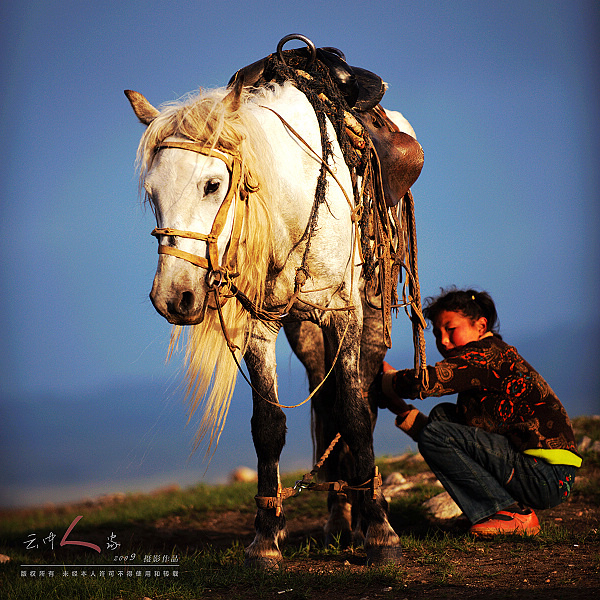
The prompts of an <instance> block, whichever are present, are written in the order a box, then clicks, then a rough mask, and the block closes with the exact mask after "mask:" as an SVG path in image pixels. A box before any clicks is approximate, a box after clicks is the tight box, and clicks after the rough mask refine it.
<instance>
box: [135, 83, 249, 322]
mask: <svg viewBox="0 0 600 600" xmlns="http://www.w3.org/2000/svg"><path fill="white" fill-rule="evenodd" d="M126 94H127V97H128V98H129V100H130V102H131V105H132V107H133V110H134V112H135V114H136V115H137V117H138V118H139V119H140V121H141V122H142V123H144V124H146V125H148V130H147V131H146V134H145V135H144V137H143V138H142V143H141V145H140V149H141V153H140V160H141V163H142V185H143V188H144V190H145V192H146V195H147V198H148V200H149V202H150V204H151V206H152V209H153V212H154V213H155V216H156V220H157V228H156V229H155V230H154V232H153V235H155V236H156V237H157V239H158V241H159V255H160V256H159V262H158V268H157V271H156V276H155V278H154V283H153V286H152V291H151V293H150V298H151V300H152V303H153V305H154V307H155V308H156V310H157V311H158V312H159V313H160V314H161V315H162V316H164V317H165V318H166V319H167V320H168V321H169V322H170V323H174V324H177V325H193V324H197V323H199V322H201V321H202V319H203V318H204V312H205V310H206V302H207V293H208V290H209V288H210V287H211V286H214V285H216V284H219V283H223V282H224V281H225V280H227V279H228V278H229V277H230V276H232V275H234V272H233V269H234V268H235V256H234V253H235V252H236V250H237V243H238V241H239V227H237V228H236V236H234V238H235V239H232V231H233V224H234V215H236V214H237V217H236V218H238V219H240V220H241V219H242V212H241V211H242V208H241V205H242V203H243V199H244V198H245V196H246V194H245V190H246V188H247V187H248V184H247V179H246V186H244V185H243V184H244V181H241V179H242V166H241V163H240V161H239V158H238V157H237V156H236V155H235V151H233V150H232V151H222V150H219V149H218V148H214V147H211V142H210V140H209V141H208V142H207V141H194V139H193V138H191V136H190V134H189V132H188V131H185V130H184V131H183V132H181V131H178V130H177V129H176V128H175V127H174V125H173V123H175V122H178V121H180V120H181V116H180V115H179V116H175V118H173V117H174V114H173V115H169V114H167V115H165V117H164V118H163V116H162V113H160V112H159V111H158V110H157V109H155V108H154V107H153V106H152V105H150V103H148V101H147V100H146V99H145V98H144V97H143V96H142V95H141V94H138V93H137V92H131V91H127V92H126ZM226 101H227V98H225V101H224V102H226ZM167 112H169V109H167ZM171 112H172V113H175V110H174V109H173V110H171ZM180 112H181V111H180ZM186 134H187V135H186ZM165 135H166V137H165ZM213 144H214V141H213ZM240 188H241V190H242V194H241V195H240V194H239V193H238V191H239V190H240ZM236 207H237V208H236ZM232 247H233V248H232Z"/></svg>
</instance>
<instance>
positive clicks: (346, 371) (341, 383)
mask: <svg viewBox="0 0 600 600" xmlns="http://www.w3.org/2000/svg"><path fill="white" fill-rule="evenodd" d="M348 319H350V322H349V323H348ZM332 323H333V324H334V325H333V327H331V328H330V329H329V336H328V337H329V339H330V341H331V342H332V343H333V344H335V345H338V346H341V351H340V354H339V358H338V362H337V364H336V383H337V393H336V399H335V403H334V411H333V412H334V418H335V422H336V423H337V425H338V427H339V431H340V433H341V436H342V439H343V440H344V441H345V442H346V444H347V445H348V447H349V449H350V452H351V453H352V456H353V457H354V467H355V471H354V477H353V478H352V481H349V483H350V485H351V487H358V486H362V485H363V484H364V483H365V482H372V481H373V478H374V476H375V454H374V451H373V421H372V415H371V412H370V410H369V405H368V400H367V397H366V396H367V394H363V391H362V384H363V382H362V381H361V377H360V340H361V338H362V328H361V321H360V319H359V318H357V317H355V316H345V317H342V316H335V317H334V318H333V319H332ZM370 487H371V490H368V491H356V492H355V493H354V498H355V502H353V506H352V509H353V516H354V518H355V520H356V519H358V522H359V523H360V526H361V529H362V532H363V534H364V535H365V550H366V552H367V560H368V562H369V563H370V564H383V563H387V562H399V561H400V559H401V548H400V538H399V537H398V535H397V534H396V532H395V531H394V530H393V528H392V527H391V525H390V524H389V521H388V518H387V502H386V500H385V498H384V497H383V494H382V493H381V490H380V489H376V490H375V491H373V487H372V486H370Z"/></svg>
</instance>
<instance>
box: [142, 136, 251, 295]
mask: <svg viewBox="0 0 600 600" xmlns="http://www.w3.org/2000/svg"><path fill="white" fill-rule="evenodd" d="M164 148H179V149H181V150H189V151H191V152H197V153H198V154H203V155H204V156H212V157H214V158H219V159H220V160H222V161H223V162H224V163H225V165H226V166H227V170H228V171H229V189H228V190H227V195H226V196H225V199H224V200H223V202H222V203H221V206H220V207H219V210H218V211H217V214H216V216H215V220H214V221H213V225H212V228H211V230H210V233H208V234H204V233H197V232H195V231H184V230H181V229H173V228H171V227H156V228H154V229H153V230H152V232H151V235H153V236H154V237H156V238H158V237H159V236H163V235H167V236H172V237H180V238H186V239H192V240H201V241H203V242H206V243H207V245H208V259H207V258H206V257H204V256H198V255H197V254H191V253H190V252H185V251H183V250H180V249H179V248H175V247H173V246H166V245H164V244H160V243H159V246H158V253H159V254H168V255H170V256H175V257H176V258H180V259H182V260H185V261H187V262H189V263H191V264H193V265H196V266H197V267H201V268H202V269H206V270H207V271H208V274H207V282H208V283H209V285H210V286H211V287H212V286H217V287H218V286H221V285H225V284H226V283H227V282H230V281H231V280H232V279H233V278H235V277H237V276H238V275H239V273H237V272H236V271H235V266H236V265H235V262H236V254H237V250H238V247H239V242H240V236H241V233H242V222H243V218H244V207H245V202H246V200H247V199H248V196H249V194H250V193H251V192H255V191H256V190H257V189H258V186H257V185H255V184H254V183H252V182H251V181H250V177H249V176H248V175H247V174H246V176H244V177H243V179H244V181H243V185H242V175H243V169H242V160H241V158H240V156H239V154H236V153H232V152H229V151H227V152H226V151H224V150H220V149H218V148H211V147H207V146H206V145H205V144H204V143H202V142H194V141H192V140H190V141H186V140H177V141H165V142H161V143H160V144H159V145H158V146H157V147H156V152H158V151H159V150H162V149H164ZM236 194H237V195H238V200H239V201H238V202H236V208H235V214H234V217H233V228H232V231H231V237H230V238H229V243H228V245H227V247H226V248H225V251H224V253H223V260H222V263H221V264H219V248H218V246H217V240H218V239H219V236H220V235H221V233H223V229H224V228H225V223H226V222H227V215H228V213H229V208H230V207H231V204H232V202H233V200H234V198H235V196H236Z"/></svg>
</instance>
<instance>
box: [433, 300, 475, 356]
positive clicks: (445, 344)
mask: <svg viewBox="0 0 600 600" xmlns="http://www.w3.org/2000/svg"><path fill="white" fill-rule="evenodd" d="M486 333H487V319H486V318H485V317H480V318H479V319H477V320H476V321H474V320H473V319H470V318H469V317H465V315H463V314H462V313H460V312H454V311H450V310H443V311H442V312H441V313H440V314H439V315H438V316H437V319H436V320H435V323H434V324H433V335H434V336H435V342H436V345H437V349H438V350H439V352H440V354H441V355H442V356H443V357H444V358H446V356H447V355H448V353H449V352H450V350H454V349H455V348H460V347H461V346H464V345H465V344H468V343H469V342H476V341H477V340H479V339H481V338H482V337H483V336H484V335H485V334H486Z"/></svg>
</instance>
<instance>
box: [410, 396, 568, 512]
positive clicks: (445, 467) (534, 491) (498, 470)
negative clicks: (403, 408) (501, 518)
mask: <svg viewBox="0 0 600 600" xmlns="http://www.w3.org/2000/svg"><path fill="white" fill-rule="evenodd" d="M418 444H419V451H420V452H421V455H422V456H423V458H424V459H425V461H426V462H427V464H428V465H429V468H430V469H431V470H432V471H433V472H434V474H435V475H436V477H437V478H438V479H439V481H440V482H441V483H442V485H443V486H444V488H445V489H446V491H447V492H448V493H449V494H450V496H451V497H452V499H453V500H454V501H455V502H456V504H458V506H459V507H460V508H461V510H462V511H463V513H464V515H465V516H466V517H467V518H468V519H469V521H471V523H477V522H478V521H481V520H482V519H485V518H486V517H489V516H491V515H494V514H495V513H497V512H498V511H500V510H503V509H505V508H507V507H508V506H510V505H511V504H514V503H515V502H520V503H521V504H524V505H525V506H528V507H531V508H540V509H544V508H552V507H553V506H557V505H558V504H560V503H561V502H563V501H565V500H566V499H567V497H568V496H569V494H570V491H571V485H572V484H573V481H574V478H575V471H576V470H577V469H576V467H573V466H568V465H551V464H549V463H547V462H546V461H544V460H542V459H539V458H534V457H533V456H528V455H527V454H523V453H521V452H518V451H517V450H515V448H514V447H513V446H511V444H510V442H509V441H508V439H507V438H506V437H504V436H503V435H498V434H496V433H489V432H487V431H484V430H483V429H480V428H478V427H470V426H468V425H463V424H461V423H460V422H459V418H458V415H457V412H456V405H455V404H451V403H446V402H445V403H442V404H438V405H437V406H435V407H434V408H433V410H432V411H431V413H430V415H429V422H428V424H427V425H426V426H425V428H424V429H423V430H422V431H421V433H420V434H419V439H418Z"/></svg>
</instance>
